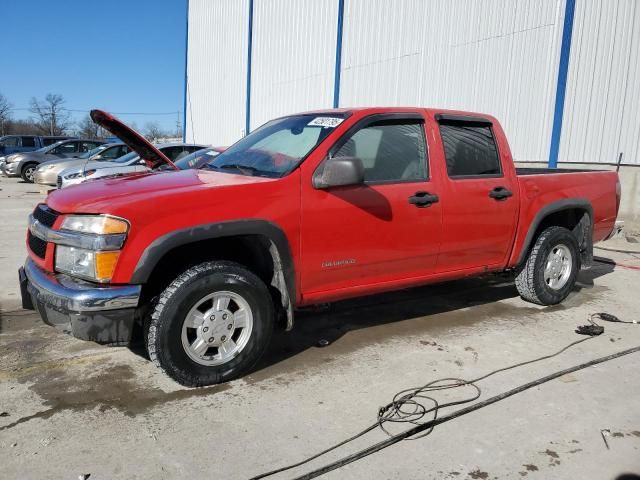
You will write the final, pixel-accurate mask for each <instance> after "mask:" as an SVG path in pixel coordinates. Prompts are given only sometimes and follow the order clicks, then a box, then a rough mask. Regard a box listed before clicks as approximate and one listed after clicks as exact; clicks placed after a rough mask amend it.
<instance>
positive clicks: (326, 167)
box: [313, 157, 364, 190]
mask: <svg viewBox="0 0 640 480" xmlns="http://www.w3.org/2000/svg"><path fill="white" fill-rule="evenodd" d="M363 183H364V166H363V165H362V160H360V159H359V158H356V157H335V158H329V159H327V160H325V161H324V162H323V163H322V165H320V168H318V170H316V173H315V174H314V175H313V187H314V188H316V189H318V190H321V189H325V188H331V187H345V186H348V185H361V184H363Z"/></svg>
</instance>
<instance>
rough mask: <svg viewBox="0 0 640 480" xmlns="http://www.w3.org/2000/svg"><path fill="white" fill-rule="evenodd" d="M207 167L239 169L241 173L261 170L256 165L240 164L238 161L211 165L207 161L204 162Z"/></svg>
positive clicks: (252, 172)
mask: <svg viewBox="0 0 640 480" xmlns="http://www.w3.org/2000/svg"><path fill="white" fill-rule="evenodd" d="M206 165H207V166H208V167H209V168H213V169H216V170H230V169H233V170H240V171H241V172H243V173H251V174H254V173H257V172H261V171H262V170H260V169H258V168H256V167H252V166H250V165H240V164H238V163H226V164H224V165H211V164H209V163H207V164H206Z"/></svg>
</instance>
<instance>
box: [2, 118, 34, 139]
mask: <svg viewBox="0 0 640 480" xmlns="http://www.w3.org/2000/svg"><path fill="white" fill-rule="evenodd" d="M4 130H5V132H4V134H5V135H40V130H39V129H38V127H37V126H36V125H35V124H34V123H33V122H32V121H31V120H30V119H27V120H15V119H9V120H7V121H6V122H5V125H4Z"/></svg>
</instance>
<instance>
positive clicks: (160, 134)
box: [144, 122, 168, 142]
mask: <svg viewBox="0 0 640 480" xmlns="http://www.w3.org/2000/svg"><path fill="white" fill-rule="evenodd" d="M144 136H145V137H147V140H150V141H152V142H153V141H156V140H158V139H159V138H165V137H167V136H168V135H167V132H165V131H164V130H162V128H160V125H158V123H157V122H147V123H146V124H145V125H144Z"/></svg>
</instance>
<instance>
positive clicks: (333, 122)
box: [307, 117, 344, 128]
mask: <svg viewBox="0 0 640 480" xmlns="http://www.w3.org/2000/svg"><path fill="white" fill-rule="evenodd" d="M343 120H344V118H339V117H316V118H314V119H313V120H311V121H310V122H309V123H307V126H309V127H328V128H335V127H337V126H338V125H340V124H341V123H342V121H343Z"/></svg>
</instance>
